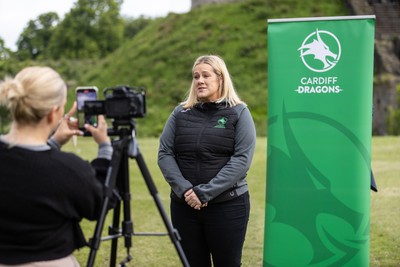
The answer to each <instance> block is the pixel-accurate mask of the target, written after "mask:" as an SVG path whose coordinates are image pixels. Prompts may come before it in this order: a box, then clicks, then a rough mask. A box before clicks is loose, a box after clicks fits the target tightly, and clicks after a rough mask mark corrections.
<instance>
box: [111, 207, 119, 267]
mask: <svg viewBox="0 0 400 267" xmlns="http://www.w3.org/2000/svg"><path fill="white" fill-rule="evenodd" d="M120 213H121V202H118V203H117V205H116V206H115V208H114V214H113V223H112V226H110V228H109V229H108V234H109V235H118V234H119V217H120ZM117 250H118V238H113V239H112V241H111V253H110V267H115V266H116V265H115V264H116V262H117Z"/></svg>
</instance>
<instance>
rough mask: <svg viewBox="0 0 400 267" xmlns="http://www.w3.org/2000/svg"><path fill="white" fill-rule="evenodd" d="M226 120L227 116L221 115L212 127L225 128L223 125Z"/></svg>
mask: <svg viewBox="0 0 400 267" xmlns="http://www.w3.org/2000/svg"><path fill="white" fill-rule="evenodd" d="M227 122H228V118H226V117H222V118H220V119H219V120H218V124H217V125H215V126H214V128H220V129H225V128H226V127H225V125H226V123H227Z"/></svg>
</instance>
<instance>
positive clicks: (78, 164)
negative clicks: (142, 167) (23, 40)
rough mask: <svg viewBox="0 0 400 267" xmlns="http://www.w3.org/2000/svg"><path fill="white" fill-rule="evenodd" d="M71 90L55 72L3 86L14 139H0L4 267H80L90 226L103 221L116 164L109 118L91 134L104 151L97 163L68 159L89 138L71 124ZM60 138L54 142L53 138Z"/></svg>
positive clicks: (32, 71) (0, 92)
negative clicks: (110, 171) (75, 142)
mask: <svg viewBox="0 0 400 267" xmlns="http://www.w3.org/2000/svg"><path fill="white" fill-rule="evenodd" d="M66 92H67V88H66V85H65V82H64V81H63V80H62V78H61V77H60V76H59V74H58V73H57V72H56V71H54V70H53V69H51V68H49V67H27V68H24V69H23V70H21V71H20V72H19V73H18V74H17V75H16V76H15V78H14V79H12V78H6V79H5V80H4V81H2V82H0V104H1V105H4V106H6V107H7V108H8V109H9V110H10V114H11V116H12V119H13V121H12V124H11V127H10V131H9V132H8V133H7V134H5V135H3V136H0V216H1V219H0V266H24V267H25V266H38V267H42V266H63V267H69V266H71V267H72V266H74V267H76V266H79V263H78V262H77V261H76V259H75V257H74V256H73V255H72V253H73V251H74V250H75V249H78V248H81V247H83V246H85V245H86V241H85V238H84V236H83V232H82V230H81V228H80V226H79V222H80V221H81V219H82V218H87V219H89V220H95V219H97V218H98V216H99V213H100V211H101V208H102V204H103V185H102V182H101V180H102V179H103V180H104V178H105V176H106V173H107V168H108V166H109V164H110V159H111V156H112V147H111V143H110V138H109V137H108V136H107V125H106V122H105V119H104V117H103V116H99V126H98V127H97V128H94V127H92V126H90V125H87V126H85V127H86V130H88V131H89V132H90V133H91V134H92V136H93V138H94V140H95V142H96V143H97V144H98V145H99V152H98V157H97V158H96V159H95V160H93V161H92V162H91V163H89V162H87V161H85V160H83V159H81V158H79V157H78V156H76V155H74V154H72V153H66V152H62V151H60V147H61V145H63V144H65V143H66V142H68V140H69V139H70V138H71V137H72V136H73V135H82V134H83V133H82V132H80V131H78V130H77V128H76V126H77V125H76V122H75V123H74V122H73V121H72V120H70V117H71V116H72V115H73V113H74V112H75V111H76V104H74V106H73V107H72V109H71V110H70V111H69V112H68V113H67V115H65V116H64V106H65V104H66ZM52 133H53V135H52V137H51V138H50V139H49V140H48V138H49V136H50V135H51V134H52Z"/></svg>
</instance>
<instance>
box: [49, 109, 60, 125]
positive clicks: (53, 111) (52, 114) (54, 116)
mask: <svg viewBox="0 0 400 267" xmlns="http://www.w3.org/2000/svg"><path fill="white" fill-rule="evenodd" d="M59 108H60V107H57V106H54V107H52V108H51V110H50V112H49V113H48V114H47V116H46V117H47V122H48V123H49V124H52V123H54V121H57V123H58V121H59V119H58V118H57V112H58V109H59Z"/></svg>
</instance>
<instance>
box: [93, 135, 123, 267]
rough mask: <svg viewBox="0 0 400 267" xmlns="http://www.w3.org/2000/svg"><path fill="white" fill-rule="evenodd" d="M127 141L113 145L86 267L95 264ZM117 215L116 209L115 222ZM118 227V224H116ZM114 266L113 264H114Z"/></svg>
mask: <svg viewBox="0 0 400 267" xmlns="http://www.w3.org/2000/svg"><path fill="white" fill-rule="evenodd" d="M126 143H127V140H125V139H124V140H120V141H118V142H115V143H114V144H113V150H114V152H113V157H112V159H111V166H110V168H109V170H108V173H107V177H106V182H105V184H104V189H105V199H104V202H103V206H102V210H101V213H100V216H99V219H98V221H97V224H96V228H95V232H94V235H93V237H92V238H91V240H90V241H89V244H90V254H89V258H88V262H87V267H92V266H93V265H94V262H95V258H96V253H97V250H98V249H99V246H100V241H101V233H102V230H103V227H104V221H105V218H106V215H107V212H108V206H109V203H110V200H111V198H112V196H113V193H114V188H115V186H116V182H117V176H118V173H119V166H120V160H121V154H122V150H123V148H124V147H126ZM119 205H120V202H119V201H118V202H117V206H119ZM119 213H120V208H118V211H116V210H114V215H117V214H118V218H117V220H119ZM114 217H115V216H114ZM117 226H118V223H117ZM114 266H115V264H114Z"/></svg>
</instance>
